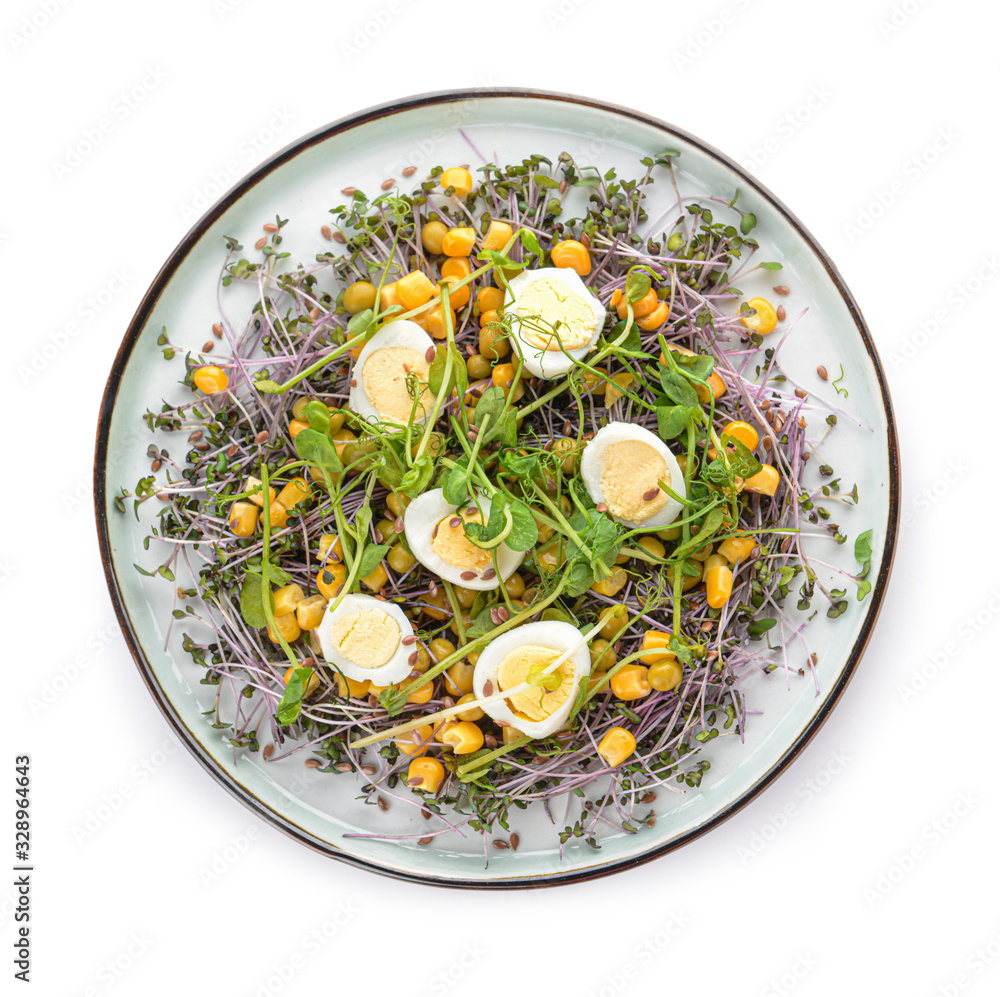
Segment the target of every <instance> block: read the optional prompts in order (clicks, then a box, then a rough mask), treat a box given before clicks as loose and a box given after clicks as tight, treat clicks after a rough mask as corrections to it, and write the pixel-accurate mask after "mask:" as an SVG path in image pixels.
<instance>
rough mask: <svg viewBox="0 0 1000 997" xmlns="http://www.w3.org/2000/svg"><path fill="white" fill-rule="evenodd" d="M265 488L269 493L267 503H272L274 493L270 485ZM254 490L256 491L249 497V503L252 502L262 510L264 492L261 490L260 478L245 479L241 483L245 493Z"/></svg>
mask: <svg viewBox="0 0 1000 997" xmlns="http://www.w3.org/2000/svg"><path fill="white" fill-rule="evenodd" d="M267 487H268V492H269V493H270V494H269V498H268V502H273V501H274V499H275V497H276V493H275V491H274V489H273V488H272V487H271V486H270V485H268V486H267ZM255 488H256V489H257V490H256V491H254V492H253V495H251V496H250V501H251V502H253V504H254V505H259V506H260V507H261V508H262V509H263V508H264V491H263V489H262V488H261V480H260V478H247V480H246V481H245V482H244V483H243V491H245V492H250V491H253V490H254V489H255Z"/></svg>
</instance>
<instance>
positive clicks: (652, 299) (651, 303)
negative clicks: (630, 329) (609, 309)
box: [611, 288, 660, 319]
mask: <svg viewBox="0 0 1000 997" xmlns="http://www.w3.org/2000/svg"><path fill="white" fill-rule="evenodd" d="M611 304H612V305H613V306H614V307H615V308H616V309H617V311H618V317H619V318H620V319H624V318H625V316H626V315H628V306H627V304H626V302H625V295H623V294H622V292H621V291H615V293H614V294H613V295H612V296H611ZM659 304H660V299H659V298H658V297H657V296H656V291H654V290H653V288H650V289H649V290H648V291H647V292H646V293H645V294H644V295H643V296H642V297H641V298H640V299H639V300H638V301H635V302H633V303H632V314H633V315H634V316H635V317H636V318H637V319H640V318H645V317H646V316H647V315H648V314H649V313H650V312H651V311H653V309H654V308H657V307H658V306H659Z"/></svg>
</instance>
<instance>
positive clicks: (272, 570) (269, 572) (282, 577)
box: [264, 560, 292, 585]
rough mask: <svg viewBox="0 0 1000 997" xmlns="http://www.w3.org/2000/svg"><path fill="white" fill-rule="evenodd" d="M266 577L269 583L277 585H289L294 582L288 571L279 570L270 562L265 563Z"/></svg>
mask: <svg viewBox="0 0 1000 997" xmlns="http://www.w3.org/2000/svg"><path fill="white" fill-rule="evenodd" d="M264 575H265V576H266V577H267V580H268V581H269V582H272V583H273V584H275V585H287V584H288V583H289V582H290V581H291V580H292V576H291V575H290V574H289V573H288V572H287V571H285V570H284V569H283V568H279V567H278V565H276V564H275V563H274V562H273V561H270V560H268V561H265V562H264Z"/></svg>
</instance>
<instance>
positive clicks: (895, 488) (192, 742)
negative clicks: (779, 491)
mask: <svg viewBox="0 0 1000 997" xmlns="http://www.w3.org/2000/svg"><path fill="white" fill-rule="evenodd" d="M495 98H502V99H511V98H515V99H516V98H524V99H529V100H549V101H553V102H558V103H567V104H576V105H580V106H583V107H590V108H594V109H596V110H600V111H605V112H609V113H612V114H615V115H619V116H623V117H626V118H630V119H632V120H634V121H639V122H641V123H643V124H646V125H649V126H651V127H653V128H656V129H659V130H660V131H661V132H663V133H664V134H665V135H668V136H673V137H676V138H679V139H682V140H683V141H684V142H687V143H689V144H690V145H692V146H694V147H696V148H697V149H699V150H700V151H701V152H703V153H705V154H706V155H708V156H710V157H712V158H714V159H716V160H718V161H720V162H721V163H723V164H724V165H725V166H727V167H729V169H731V170H733V171H734V172H735V173H736V174H737V176H739V177H740V178H741V180H742V182H743V184H744V185H745V186H746V187H748V188H750V189H752V190H754V191H756V193H757V194H758V195H760V196H761V197H762V198H763V199H764V200H766V201H767V202H768V203H769V204H770V205H771V207H772V208H773V209H774V210H775V211H776V212H777V213H778V214H779V215H781V216H782V217H783V218H784V219H785V221H786V222H787V223H788V224H789V225H790V226H791V227H792V228H793V229H795V231H796V232H797V233H798V234H799V236H800V237H801V238H802V239H803V240H804V241H805V242H806V244H807V245H808V246H809V248H810V249H811V250H812V252H813V253H814V254H815V256H816V258H817V259H818V260H819V261H820V262H821V263H822V265H823V267H824V269H825V270H826V272H827V275H828V276H829V278H830V280H831V281H832V282H833V284H834V286H835V287H836V289H837V291H838V292H839V293H840V296H841V298H842V299H843V301H844V303H845V305H846V306H847V308H848V311H849V312H850V315H851V317H852V319H853V320H854V324H855V327H856V329H857V331H858V333H859V334H860V336H861V340H862V342H863V344H864V347H865V350H866V351H867V353H868V357H869V359H870V361H871V363H872V366H873V367H874V369H875V374H876V377H877V379H878V383H879V389H880V391H881V396H882V404H883V408H884V410H885V415H886V425H887V430H888V451H889V452H888V457H889V473H890V481H889V518H888V522H887V523H886V526H885V545H884V548H883V555H882V564H881V567H880V570H879V574H878V577H877V579H876V580H875V583H874V585H873V587H872V591H871V595H870V601H869V603H868V611H867V613H866V615H865V620H864V623H863V625H862V628H861V632H860V633H859V634H858V638H857V640H856V641H855V644H854V647H853V648H852V650H851V654H850V656H849V658H848V660H847V663H846V665H845V667H844V670H843V672H842V673H841V676H840V678H839V680H838V681H837V684H836V685H835V686H834V688H833V689H832V690H831V692H830V694H829V695H828V697H827V699H826V701H825V702H824V704H823V706H822V708H821V709H820V710H819V712H818V713H817V714H816V716H815V717H814V718H813V719H812V721H811V722H810V723H809V724H808V726H807V727H806V728H805V729H804V730H803V731H802V732H801V734H800V735H799V736H798V737H797V738H796V739H795V741H794V742H793V743H792V744H791V745H790V746H789V747H788V749H787V750H786V751H785V753H784V754H783V755H782V756H781V758H780V759H779V760H778V761H777V762H776V763H775V764H774V765H773V766H772V767H771V768H770V769H768V770H767V771H766V772H765V773H764V774H763V775H761V776H760V777H759V778H758V779H757V781H756V782H755V783H754V784H753V785H752V786H751V787H750V788H749V789H748V790H747V791H746V792H745V793H743V794H742V795H741V796H740V797H738V798H737V799H735V800H733V801H732V802H731V803H730V804H729V805H728V806H726V807H724V808H723V809H722V810H720V811H719V812H718V813H716V814H715V815H714V816H713V817H711V818H710V819H709V820H708V821H706V822H705V823H704V824H702V825H701V826H699V827H697V828H694V829H692V830H691V831H688V832H687V833H686V834H683V835H681V836H680V837H679V838H676V839H674V840H672V841H669V842H666V843H664V844H662V845H659V846H657V847H654V848H651V849H649V850H648V851H646V852H643V853H642V854H641V855H636V856H633V857H631V858H627V859H621V860H618V861H612V862H608V863H606V864H604V865H601V866H596V867H592V868H588V869H581V870H577V871H573V872H566V873H555V874H553V875H546V876H527V877H516V876H515V877H508V876H503V877H497V878H496V879H494V880H489V879H484V880H478V879H445V878H442V877H439V876H434V875H427V874H420V873H413V872H407V871H403V870H400V869H394V868H392V867H389V866H383V865H379V864H378V863H375V862H370V861H368V860H366V859H361V858H357V857H356V856H353V855H348V854H346V853H344V852H342V851H340V850H339V849H338V848H337V847H336V846H335V845H331V844H329V843H328V842H325V841H323V840H321V839H319V838H317V837H315V836H314V835H312V834H310V833H309V832H308V831H305V830H304V829H303V828H301V827H299V826H298V825H296V824H294V823H293V822H292V821H290V820H288V819H287V818H286V817H284V816H283V815H282V814H280V813H278V812H277V811H275V810H273V809H272V808H271V807H270V806H268V805H267V804H266V803H264V802H263V801H262V800H260V799H259V798H258V797H257V796H255V795H254V794H253V793H251V792H250V791H249V790H248V789H246V788H245V787H243V786H241V785H239V784H238V783H236V782H235V781H234V780H233V779H232V778H231V777H230V776H229V774H228V773H226V772H225V771H224V770H223V769H221V768H220V767H219V766H218V765H217V764H216V762H215V760H214V759H213V758H212V756H211V754H210V753H209V752H208V749H207V748H205V746H204V745H203V744H202V743H201V741H200V739H199V738H198V737H197V735H195V733H194V732H193V731H192V730H191V729H190V728H189V727H188V726H187V724H186V723H185V722H184V720H183V719H182V718H181V716H180V714H179V713H178V712H177V710H176V709H175V708H174V706H173V704H172V703H171V702H170V700H169V698H168V697H167V695H166V693H165V692H164V690H163V689H162V687H161V686H160V685H159V683H158V682H157V680H156V677H155V675H154V673H153V670H152V667H151V666H150V663H149V661H148V659H147V658H146V655H145V652H144V651H143V649H142V646H141V644H140V643H139V640H138V637H137V635H136V633H135V630H134V628H133V627H132V622H131V619H130V617H129V614H128V609H127V607H126V605H125V600H124V598H123V596H122V592H121V589H120V587H119V585H118V579H117V577H116V574H115V567H114V561H113V556H112V549H111V540H110V534H109V527H108V500H107V492H106V487H105V484H106V483H105V474H106V471H107V448H108V440H109V434H110V429H111V421H112V416H113V413H114V408H115V403H116V400H117V397H118V390H119V388H120V386H121V381H122V378H123V377H124V374H125V370H126V367H127V365H128V361H129V358H130V356H131V354H132V350H133V349H134V347H135V345H136V343H137V342H138V339H139V336H140V334H141V332H142V329H143V328H144V326H145V324H146V322H147V320H148V318H149V316H150V314H151V312H152V310H153V308H154V307H155V306H156V303H157V301H158V300H159V298H160V295H161V294H162V293H163V291H164V289H165V288H166V286H167V285H168V284H169V282H170V279H171V277H172V276H173V274H174V271H175V270H176V269H177V267H178V266H179V265H180V263H181V262H182V261H183V260H184V258H185V257H186V256H187V254H188V253H189V252H190V251H191V250H192V249H193V248H194V246H195V245H196V244H197V242H198V240H199V239H200V238H201V237H202V235H204V233H205V232H206V231H207V230H208V228H209V227H210V226H211V225H212V224H213V223H214V222H215V221H216V220H217V219H218V217H219V216H220V215H221V214H222V213H223V212H225V211H226V210H227V209H228V208H229V207H230V206H231V205H232V204H234V203H235V202H236V201H238V200H239V199H240V198H241V197H242V196H243V195H244V194H245V193H246V192H247V191H249V190H250V189H251V188H252V187H254V186H255V185H256V184H257V183H259V182H260V181H261V180H262V179H263V178H264V177H266V176H267V175H269V174H270V173H271V172H273V171H274V170H275V169H277V168H278V167H279V166H281V165H282V164H284V163H286V162H288V161H289V160H291V159H293V158H295V157H296V156H298V155H300V154H301V153H302V152H304V151H305V150H307V149H309V148H311V147H312V146H314V145H317V144H318V143H320V142H323V141H325V140H326V139H328V138H330V137H332V136H334V135H337V134H339V133H342V132H346V131H348V130H350V129H351V128H354V127H356V126H357V125H360V124H363V123H365V122H368V121H372V120H375V119H377V118H381V117H386V116H388V115H392V114H397V113H400V112H403V111H408V110H412V109H414V108H419V107H425V106H429V105H436V104H448V103H455V102H457V101H465V100H489V99H495ZM899 492H900V470H899V442H898V435H897V430H896V420H895V416H894V414H893V407H892V399H891V398H890V395H889V387H888V384H887V381H886V377H885V372H884V370H883V367H882V363H881V361H880V359H879V356H878V352H877V350H876V348H875V344H874V342H873V341H872V338H871V334H870V333H869V331H868V326H867V324H866V323H865V320H864V317H863V316H862V314H861V309H860V308H859V307H858V304H857V302H856V301H855V300H854V296H853V295H852V294H851V292H850V291H849V290H848V288H847V286H846V284H845V283H844V280H843V278H842V277H841V275H840V273H839V271H838V270H837V268H836V266H835V265H834V263H833V261H832V260H831V259H830V257H829V256H828V255H827V253H826V252H825V251H824V250H823V248H822V247H821V246H820V245H819V243H818V242H817V241H816V239H815V238H814V237H813V235H812V234H811V233H810V232H809V230H808V229H807V228H806V227H805V226H804V225H803V224H802V222H801V221H799V219H798V218H797V217H796V216H795V215H794V214H793V213H792V212H791V211H790V210H789V209H788V208H787V207H786V206H785V205H784V204H783V203H782V202H781V201H780V200H779V199H778V198H777V197H775V196H774V195H773V194H772V193H771V192H770V191H769V190H768V189H767V188H766V187H764V185H763V184H761V183H760V182H759V181H758V180H756V179H755V178H754V177H752V176H751V175H750V174H749V173H747V172H746V170H744V169H743V167H742V166H740V165H739V164H738V163H736V162H735V161H734V160H732V159H730V158H729V157H728V156H726V155H725V154H724V153H722V152H720V151H719V150H717V149H715V148H714V147H713V146H711V145H709V144H708V143H706V142H704V141H702V140H701V139H699V138H697V137H696V136H694V135H691V134H690V133H688V132H686V131H684V130H683V129H681V128H677V127H675V126H674V125H671V124H668V123H667V122H665V121H661V120H660V119H658V118H656V117H653V116H652V115H649V114H646V113H644V112H641V111H637V110H634V109H633V108H629V107H623V106H621V105H618V104H612V103H608V102H607V101H602V100H596V99H592V98H589V97H580V96H575V95H571V94H564V93H557V92H553V91H548V90H534V89H527V88H520V87H509V88H505V87H484V88H469V89H463V90H444V91H434V92H431V93H424V94H417V95H414V96H411V97H406V98H403V99H402V100H398V101H392V102H389V103H384V104H378V105H375V106H374V107H369V108H366V109H365V110H363V111H359V112H357V113H356V114H352V115H349V116H347V117H344V118H341V119H340V120H338V121H334V122H332V123H330V124H328V125H324V126H323V127H321V128H318V129H316V130H315V131H313V132H310V133H309V134H307V135H304V136H303V137H301V138H299V139H297V140H296V141H294V142H292V143H291V144H289V145H287V146H286V147H285V148H283V149H281V150H280V151H279V152H277V153H275V154H274V155H273V156H271V157H270V158H269V159H267V160H265V161H264V162H263V163H261V164H260V165H259V166H258V167H257V168H256V169H254V170H252V171H251V172H250V173H248V174H247V175H246V176H245V177H243V179H241V180H240V181H239V182H238V183H237V184H236V185H235V186H234V187H233V188H232V189H231V190H230V191H228V193H226V194H225V195H224V196H223V197H222V198H221V199H220V200H219V201H217V202H216V203H215V204H214V205H213V206H212V207H211V208H210V209H209V210H208V211H207V212H206V213H205V214H204V215H203V216H202V217H201V218H200V219H199V220H198V221H197V222H196V223H195V224H194V225H193V226H192V227H191V229H190V230H189V231H188V232H187V234H186V235H185V236H184V238H183V239H182V240H181V242H180V243H179V244H178V246H177V247H176V248H175V249H174V251H173V252H172V253H171V254H170V256H169V257H168V258H167V261H166V263H164V265H163V266H162V268H161V269H160V271H159V273H158V274H157V275H156V277H155V278H154V279H153V282H152V284H151V285H150V287H149V289H148V290H147V291H146V293H145V295H144V296H143V299H142V301H141V303H140V304H139V307H138V309H137V310H136V313H135V315H134V316H133V317H132V320H131V322H130V323H129V326H128V329H127V331H126V333H125V336H124V338H123V340H122V344H121V346H120V347H119V349H118V353H117V355H116V356H115V360H114V364H113V366H112V368H111V373H110V375H109V377H108V381H107V385H106V387H105V389H104V395H103V397H102V400H101V407H100V414H99V420H98V431H97V443H96V449H95V456H94V503H95V511H96V515H97V533H98V541H99V545H100V551H101V561H102V563H103V565H104V574H105V578H106V580H107V584H108V589H109V592H110V594H111V601H112V603H113V605H114V610H115V615H116V616H117V618H118V623H119V625H120V626H121V630H122V634H123V636H124V638H125V641H126V643H127V645H128V648H129V651H130V652H131V654H132V657H133V659H134V660H135V663H136V666H137V667H138V669H139V673H140V675H141V676H142V679H143V681H144V682H145V684H146V687H147V688H148V689H149V692H150V694H151V695H152V697H153V699H154V701H155V702H156V704H157V706H158V707H159V708H160V711H161V712H162V713H163V715H164V716H165V717H166V719H167V721H168V722H169V724H170V725H171V727H172V728H173V729H174V732H175V733H176V734H177V736H178V737H179V738H180V740H181V743H182V744H184V746H185V747H186V748H187V749H188V750H189V751H190V752H191V753H192V754H193V755H194V757H195V758H196V759H197V760H198V761H199V762H200V763H201V765H202V767H203V768H204V769H205V770H206V771H207V772H208V773H209V774H210V775H211V776H212V778H213V779H215V780H216V782H218V783H219V784H220V785H221V786H223V787H224V788H225V789H227V790H228V791H229V792H230V793H231V794H232V795H233V796H235V797H236V799H238V800H239V801H240V802H241V803H243V804H244V806H246V807H247V808H248V809H250V810H251V811H253V812H254V813H255V814H256V815H257V816H259V817H261V818H262V819H264V820H266V821H267V822H268V823H270V824H271V825H273V826H274V827H277V828H278V829H279V830H281V831H283V832H284V833H285V834H287V835H289V837H292V838H294V839H295V840H297V841H299V842H301V843H303V844H305V845H307V846H309V847H310V848H313V849H314V850H316V851H318V852H320V853H322V854H323V855H326V856H328V857H331V858H335V859H338V860H339V861H342V862H346V863H348V864H349V865H352V866H355V867H357V868H361V869H366V870H368V871H370V872H376V873H379V874H380V875H384V876H389V877H391V878H394V879H401V880H404V881H407V882H412V883H420V884H422V885H429V886H440V887H449V888H457V889H462V888H465V889H480V890H491V889H501V890H503V889H508V890H509V889H532V888H538V887H544V886H559V885H565V884H569V883H580V882H586V881H588V880H592V879H598V878H600V877H602V876H609V875H611V874H613V873H616V872H622V871H624V870H626V869H632V868H634V867H636V866H639V865H643V864H644V863H646V862H651V861H652V860H654V859H657V858H659V857H660V856H662V855H665V854H667V853H668V852H672V851H675V850H677V849H678V848H681V847H682V846H683V845H686V844H688V843H689V842H691V841H694V840H696V839H697V838H700V837H701V836H702V835H703V834H706V833H708V832H709V831H711V830H712V829H713V828H715V827H718V826H719V825H720V824H721V823H723V822H724V821H726V820H728V819H729V818H730V817H732V816H733V815H734V814H735V813H737V812H738V811H739V810H741V809H743V807H745V806H746V805H747V804H748V803H750V801H751V800H753V799H755V798H756V797H757V796H758V795H759V794H760V793H761V792H762V791H763V790H764V789H765V788H766V787H767V786H769V785H770V784H771V783H772V782H773V781H774V780H775V779H776V778H777V777H778V776H779V775H780V774H781V773H782V772H784V771H785V769H786V768H787V767H788V766H789V765H790V764H791V763H792V761H794V760H795V758H796V757H798V755H799V754H800V753H801V752H802V750H803V749H804V748H805V747H806V745H807V744H808V743H809V742H810V741H811V740H812V739H813V737H815V735H816V733H817V731H818V730H819V729H820V727H822V725H823V724H824V723H825V722H826V720H827V718H828V717H829V715H830V713H831V712H832V710H833V708H834V707H835V706H836V705H837V703H838V702H839V700H840V698H841V696H842V695H843V693H844V690H845V689H846V688H847V684H848V683H849V682H850V680H851V678H852V677H853V675H854V673H855V671H856V669H857V666H858V662H859V661H860V660H861V656H862V655H863V653H864V650H865V648H866V646H867V644H868V641H869V639H870V637H871V634H872V631H873V629H874V626H875V623H876V621H877V619H878V615H879V612H880V611H881V608H882V603H883V601H884V597H885V593H886V587H887V583H888V580H889V575H890V573H891V571H892V564H893V559H894V557H895V553H896V543H897V533H898V527H899V507H900V494H899Z"/></svg>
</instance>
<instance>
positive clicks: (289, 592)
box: [274, 582, 306, 616]
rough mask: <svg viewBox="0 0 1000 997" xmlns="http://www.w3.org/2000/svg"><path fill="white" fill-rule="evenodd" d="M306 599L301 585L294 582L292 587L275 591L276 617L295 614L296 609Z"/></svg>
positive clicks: (287, 586)
mask: <svg viewBox="0 0 1000 997" xmlns="http://www.w3.org/2000/svg"><path fill="white" fill-rule="evenodd" d="M305 597H306V594H305V592H303V591H302V586H301V585H296V584H295V583H294V582H293V583H292V584H291V585H284V586H282V587H281V588H280V589H275V591H274V615H275V616H284V615H285V613H294V612H295V607H296V606H297V605H298V604H299V603H300V602H301V601H302V600H303V599H304V598H305Z"/></svg>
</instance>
